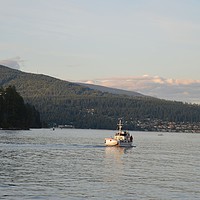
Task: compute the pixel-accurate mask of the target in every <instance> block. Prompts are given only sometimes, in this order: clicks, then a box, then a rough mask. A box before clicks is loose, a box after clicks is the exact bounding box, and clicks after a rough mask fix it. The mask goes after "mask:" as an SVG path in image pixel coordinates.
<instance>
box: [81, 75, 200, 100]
mask: <svg viewBox="0 0 200 200" xmlns="http://www.w3.org/2000/svg"><path fill="white" fill-rule="evenodd" d="M80 82H83V83H89V84H95V85H102V86H105V87H111V88H118V89H124V90H129V91H135V92H139V93H142V94H144V95H149V96H154V97H158V98H161V99H167V100H174V101H182V102H188V103H200V80H187V79H185V80H183V79H172V78H170V79H167V78H163V77H159V76H149V75H144V76H130V77H111V78H106V79H97V80H85V81H80Z"/></svg>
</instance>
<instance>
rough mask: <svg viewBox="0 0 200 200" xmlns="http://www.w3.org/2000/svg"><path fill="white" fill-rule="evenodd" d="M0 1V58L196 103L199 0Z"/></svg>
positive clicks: (77, 78) (39, 70) (50, 72)
mask: <svg viewBox="0 0 200 200" xmlns="http://www.w3.org/2000/svg"><path fill="white" fill-rule="evenodd" d="M0 5H1V6H0V34H1V37H0V64H4V65H7V66H9V67H12V68H15V69H20V70H22V71H25V72H32V73H38V74H46V75H50V76H53V77H56V78H59V79H62V80H67V81H73V82H87V83H93V84H101V85H104V86H109V87H110V86H112V87H116V88H120V89H128V90H133V91H137V92H141V93H144V94H147V95H152V96H156V97H159V98H167V99H170V100H171V99H172V100H180V101H186V102H195V103H196V102H197V103H198V102H200V76H199V74H200V1H199V0H101V1H98V0H34V1H30V0H0ZM198 93H199V94H198Z"/></svg>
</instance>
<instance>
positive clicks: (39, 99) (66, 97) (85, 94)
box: [0, 66, 200, 130]
mask: <svg viewBox="0 0 200 200" xmlns="http://www.w3.org/2000/svg"><path fill="white" fill-rule="evenodd" d="M9 85H12V86H15V88H16V90H17V92H19V94H20V95H21V96H22V97H23V99H24V101H25V102H27V103H30V104H31V105H34V106H35V108H36V109H37V110H38V111H39V112H40V116H41V121H42V122H43V126H53V125H58V124H63V125H64V124H68V125H74V126H75V127H76V128H94V129H114V128H115V126H116V122H117V120H118V118H123V119H124V122H125V125H126V127H127V128H128V129H132V130H139V129H140V130H143V129H144V128H142V127H139V126H138V124H140V123H141V122H143V121H147V122H148V123H147V124H148V125H149V124H150V123H152V122H153V121H154V122H155V121H156V123H157V122H158V124H160V123H161V121H166V122H177V123H181V122H190V123H193V122H199V121H200V106H198V105H192V104H186V103H182V102H174V101H166V100H161V99H157V98H153V97H147V96H143V95H140V94H139V95H136V96H130V95H125V94H120V95H119V94H112V93H109V92H108V91H106V92H105V91H104V92H103V91H102V89H101V91H100V89H99V90H97V89H98V88H95V89H91V88H89V87H86V86H83V85H79V84H77V83H71V82H68V81H63V80H59V79H56V78H53V77H50V76H46V75H42V74H32V73H25V72H22V71H19V70H15V69H10V68H8V67H5V66H0V87H4V88H5V87H8V86H9ZM145 123H146V122H145Z"/></svg>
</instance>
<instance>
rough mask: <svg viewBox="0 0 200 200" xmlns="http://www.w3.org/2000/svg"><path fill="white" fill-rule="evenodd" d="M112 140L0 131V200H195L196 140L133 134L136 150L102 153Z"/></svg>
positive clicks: (100, 135)
mask: <svg viewBox="0 0 200 200" xmlns="http://www.w3.org/2000/svg"><path fill="white" fill-rule="evenodd" d="M113 134H114V131H106V130H77V129H62V130H61V129H56V130H55V131H53V130H44V129H41V130H31V131H2V130H0V199H9V200H12V199H17V200H18V199H20V200H22V199H53V200H54V199H55V200H56V199H73V200H79V199H103V200H105V199H109V200H110V199H113V200H117V199H118V200H126V199H130V200H134V199H135V200H139V199H143V200H145V199H147V200H148V199H149V200H173V199H180V200H184V199H185V200H194V199H200V134H185V133H164V134H163V136H159V135H158V133H147V132H145V133H144V132H132V134H133V135H134V137H135V144H136V147H133V148H129V149H124V148H119V147H118V148H116V147H104V137H109V136H111V135H113Z"/></svg>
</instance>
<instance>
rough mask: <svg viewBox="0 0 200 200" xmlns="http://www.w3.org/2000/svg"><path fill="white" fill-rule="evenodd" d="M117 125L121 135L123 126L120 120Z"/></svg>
mask: <svg viewBox="0 0 200 200" xmlns="http://www.w3.org/2000/svg"><path fill="white" fill-rule="evenodd" d="M117 125H118V128H119V132H120V133H121V132H122V126H123V124H122V120H121V119H120V120H119V123H118V124H117Z"/></svg>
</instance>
